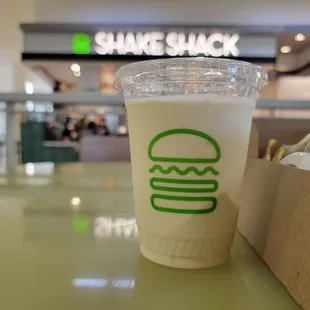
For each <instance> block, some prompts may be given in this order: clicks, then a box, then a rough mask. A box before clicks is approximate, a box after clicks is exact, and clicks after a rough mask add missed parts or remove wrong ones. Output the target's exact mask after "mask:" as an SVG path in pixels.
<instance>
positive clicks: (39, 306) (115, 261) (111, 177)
mask: <svg viewBox="0 0 310 310" xmlns="http://www.w3.org/2000/svg"><path fill="white" fill-rule="evenodd" d="M25 171H26V170H25V167H20V168H19V171H18V173H17V175H16V176H14V177H13V176H11V177H4V176H2V177H0V194H1V196H0V197H1V198H0V245H1V247H0V277H1V281H0V290H1V296H0V309H9V310H20V309H23V310H71V309H72V310H73V309H74V310H82V309H83V310H84V309H85V310H93V309H94V310H97V309H100V310H105V309H106V310H114V309H115V310H123V309H124V310H125V309H134V310H159V309H160V310H165V309H167V310H168V309H169V310H174V309H178V310H183V309H184V310H185V309H186V310H187V309H191V310H196V309H197V310H198V309H199V310H200V309H206V310H224V309H230V310H243V309H244V310H293V309H300V308H299V307H298V306H297V305H296V303H295V302H294V301H293V299H292V298H291V297H290V296H289V294H288V293H287V292H286V290H285V288H284V287H283V285H282V284H281V283H280V282H278V280H277V279H276V278H275V277H274V276H273V274H272V273H271V272H270V271H269V269H268V268H267V267H266V266H265V265H264V263H262V262H261V261H260V260H259V258H258V257H257V256H256V254H255V253H254V251H253V250H252V249H251V248H250V247H249V245H248V244H247V242H246V241H245V240H244V239H243V238H242V237H241V236H240V235H239V234H236V238H235V242H234V246H233V249H232V258H231V261H230V262H229V263H227V264H225V265H223V266H219V267H216V268H211V269H205V270H196V271H188V270H176V269H169V268H166V267H161V266H158V265H156V264H153V263H151V262H149V261H147V260H145V259H144V258H143V257H141V256H140V253H139V244H138V240H137V235H138V232H137V228H136V225H135V215H134V205H133V197H132V184H131V175H130V166H129V164H110V165H79V164H74V165H71V166H57V167H56V168H55V167H53V166H47V167H44V165H43V166H42V165H41V166H35V167H33V166H31V167H30V168H29V166H28V167H27V171H26V172H27V173H25ZM27 174H28V175H27ZM29 175H30V176H29Z"/></svg>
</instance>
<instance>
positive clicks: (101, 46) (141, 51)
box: [94, 31, 240, 57]
mask: <svg viewBox="0 0 310 310" xmlns="http://www.w3.org/2000/svg"><path fill="white" fill-rule="evenodd" d="M239 39H240V36H239V35H238V34H236V33H235V34H227V33H212V34H205V33H188V34H187V33H183V32H168V33H165V32H155V31H153V32H136V33H135V32H127V33H125V32H105V31H101V32H98V33H96V34H95V37H94V41H95V45H94V50H95V52H96V53H97V54H100V55H127V54H129V55H130V54H131V55H149V56H164V55H167V56H212V57H228V56H234V57H237V56H239V55H240V51H239V49H238V46H237V44H238V41H239Z"/></svg>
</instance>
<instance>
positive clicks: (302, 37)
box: [295, 33, 306, 42]
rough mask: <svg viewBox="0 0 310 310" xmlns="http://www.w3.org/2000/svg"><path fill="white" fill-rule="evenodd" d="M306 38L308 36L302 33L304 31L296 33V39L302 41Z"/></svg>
mask: <svg viewBox="0 0 310 310" xmlns="http://www.w3.org/2000/svg"><path fill="white" fill-rule="evenodd" d="M305 40H306V36H305V35H304V34H302V33H298V34H296V36H295V41H299V42H301V41H305Z"/></svg>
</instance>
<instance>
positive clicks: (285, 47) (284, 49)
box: [280, 45, 292, 54]
mask: <svg viewBox="0 0 310 310" xmlns="http://www.w3.org/2000/svg"><path fill="white" fill-rule="evenodd" d="M291 50H292V49H291V47H290V46H288V45H283V46H282V47H281V49H280V51H281V53H283V54H287V53H290V52H291Z"/></svg>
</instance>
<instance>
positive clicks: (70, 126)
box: [62, 116, 79, 141]
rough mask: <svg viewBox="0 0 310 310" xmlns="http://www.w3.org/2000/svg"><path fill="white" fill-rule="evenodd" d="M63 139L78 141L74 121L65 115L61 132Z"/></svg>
mask: <svg viewBox="0 0 310 310" xmlns="http://www.w3.org/2000/svg"><path fill="white" fill-rule="evenodd" d="M62 140H63V141H78V140H79V137H78V133H77V132H76V129H75V125H74V121H73V120H72V118H71V117H69V116H68V117H67V118H66V120H65V123H64V130H63V132H62Z"/></svg>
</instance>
